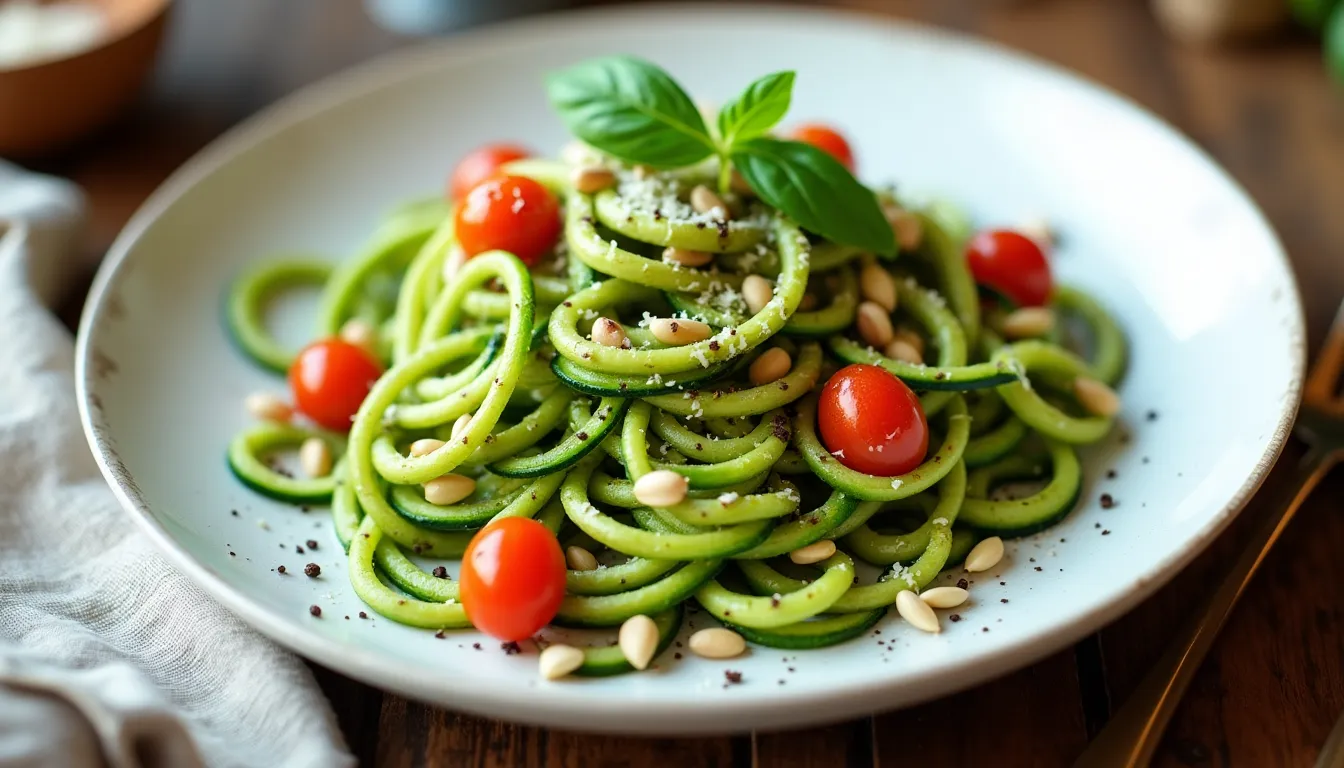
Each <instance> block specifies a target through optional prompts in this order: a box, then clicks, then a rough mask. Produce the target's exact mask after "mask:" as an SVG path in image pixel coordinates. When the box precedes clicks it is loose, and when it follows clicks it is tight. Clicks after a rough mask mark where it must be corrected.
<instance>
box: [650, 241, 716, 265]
mask: <svg viewBox="0 0 1344 768" xmlns="http://www.w3.org/2000/svg"><path fill="white" fill-rule="evenodd" d="M713 260H714V254H712V253H708V252H706V251H692V250H688V249H686V248H676V247H674V246H670V245H669V246H668V247H667V248H664V249H663V261H665V262H667V263H668V264H676V265H678V266H682V267H703V266H705V265H706V264H708V263H709V262H711V261H713Z"/></svg>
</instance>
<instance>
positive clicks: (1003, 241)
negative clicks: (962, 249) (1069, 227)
mask: <svg viewBox="0 0 1344 768" xmlns="http://www.w3.org/2000/svg"><path fill="white" fill-rule="evenodd" d="M966 261H967V262H968V263H969V264H970V267H971V274H972V275H973V276H974V277H975V282H977V283H979V284H980V285H983V286H985V287H987V288H992V289H994V290H995V291H998V292H999V293H1001V294H1003V295H1004V296H1007V297H1008V298H1009V299H1011V300H1012V301H1014V302H1015V303H1017V305H1018V306H1023V307H1039V306H1042V305H1043V304H1045V303H1046V302H1047V301H1049V300H1050V290H1051V280H1050V265H1049V264H1048V263H1047V262H1046V260H1045V252H1044V251H1042V250H1041V246H1039V245H1037V244H1036V241H1034V240H1032V239H1031V238H1029V237H1027V236H1026V235H1023V234H1021V233H1019V232H1014V231H1012V230H1010V229H987V230H985V231H984V232H981V233H980V234H978V235H976V236H975V237H973V238H971V242H970V243H969V244H967V246H966Z"/></svg>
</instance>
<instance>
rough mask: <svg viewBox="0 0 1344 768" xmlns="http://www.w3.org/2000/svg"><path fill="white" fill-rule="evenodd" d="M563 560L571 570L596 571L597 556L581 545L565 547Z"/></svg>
mask: <svg viewBox="0 0 1344 768" xmlns="http://www.w3.org/2000/svg"><path fill="white" fill-rule="evenodd" d="M565 562H567V563H569V569H570V570H571V571H596V570H597V558H596V557H593V553H592V552H589V551H588V550H586V549H584V548H583V547H566V548H565Z"/></svg>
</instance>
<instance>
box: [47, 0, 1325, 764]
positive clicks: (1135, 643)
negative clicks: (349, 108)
mask: <svg viewBox="0 0 1344 768" xmlns="http://www.w3.org/2000/svg"><path fill="white" fill-rule="evenodd" d="M834 4H835V5H839V6H847V7H850V8H854V9H862V10H866V11H869V12H874V13H883V14H890V15H894V16H898V17H902V18H909V19H916V20H920V21H925V22H928V23H932V24H935V25H938V26H943V27H948V28H951V29H956V30H962V31H966V32H970V33H974V34H977V35H981V36H984V37H987V38H990V39H993V40H998V41H1001V42H1003V43H1006V44H1008V45H1011V46H1014V47H1016V48H1020V49H1023V50H1026V51H1030V52H1032V53H1034V54H1036V55H1037V56H1040V57H1043V58H1045V59H1048V60H1051V61H1055V62H1058V63H1060V64H1063V65H1064V66H1067V67H1069V68H1072V69H1074V70H1077V71H1079V72H1081V73H1082V74H1084V75H1086V76H1088V77H1091V78H1093V79H1095V80H1098V81H1100V82H1102V83H1105V84H1106V85H1108V86H1110V87H1112V88H1115V89H1117V90H1118V91H1120V92H1122V93H1124V94H1126V95H1127V96H1129V97H1131V98H1133V99H1134V100H1136V101H1137V102H1139V103H1140V104H1143V105H1144V106H1146V107H1148V108H1149V109H1151V110H1153V111H1155V112H1156V113H1157V114H1159V115H1161V116H1163V117H1165V118H1166V119H1167V120H1169V121H1171V122H1172V123H1173V124H1175V125H1176V126H1177V127H1178V128H1180V129H1181V130H1183V131H1184V132H1186V133H1187V134H1189V135H1191V136H1193V137H1194V138H1195V139H1196V140H1197V141H1198V142H1200V143H1201V144H1203V145H1204V146H1205V147H1206V148H1207V149H1208V150H1209V151H1210V152H1211V153H1212V154H1213V155H1214V156H1215V157H1217V158H1218V160H1219V161H1220V162H1222V163H1223V164H1224V165H1225V166H1226V167H1227V168H1228V169H1229V170H1230V171H1231V172H1232V174H1233V175H1234V176H1235V177H1237V178H1238V179H1239V180H1240V181H1241V182H1242V183H1244V184H1245V185H1246V187H1247V188H1248V189H1249V191H1250V193H1251V195H1252V196H1253V197H1254V198H1255V199H1256V200H1257V201H1258V202H1259V203H1260V205H1261V206H1263V207H1264V209H1265V210H1266V212H1267V213H1268V214H1269V217H1270V218H1271V219H1272V220H1273V222H1274V224H1275V226H1276V227H1277V228H1278V230H1279V233H1280V235H1281V236H1282V237H1283V240H1284V243H1285V244H1286V245H1287V247H1288V250H1289V252H1290V253H1291V254H1292V255H1293V259H1294V264H1295V266H1296V269H1297V272H1298V275H1299V278H1300V280H1301V283H1302V286H1303V290H1304V293H1305V298H1306V302H1307V309H1308V315H1309V319H1310V324H1311V330H1312V338H1313V339H1314V340H1319V338H1320V336H1321V331H1322V329H1323V328H1324V327H1325V325H1326V323H1327V322H1328V320H1329V318H1330V316H1331V314H1332V313H1333V311H1334V307H1335V304H1336V302H1337V301H1339V299H1340V297H1341V296H1344V92H1341V91H1332V89H1331V88H1330V87H1329V84H1328V82H1327V80H1326V77H1325V75H1324V73H1323V71H1322V66H1321V60H1320V54H1319V50H1318V49H1317V48H1316V47H1315V45H1314V43H1313V42H1312V41H1310V40H1308V39H1306V38H1301V39H1289V40H1285V41H1281V42H1279V43H1275V44H1272V45H1266V46H1260V47H1256V48H1249V49H1241V50H1236V51H1231V52H1227V51H1223V52H1201V51H1197V50H1191V49H1187V48H1182V47H1178V46H1176V45H1174V44H1172V43H1170V42H1168V41H1167V40H1166V38H1164V37H1163V36H1162V34H1161V33H1160V31H1159V30H1158V28H1157V27H1156V26H1155V24H1154V22H1153V20H1152V18H1151V17H1150V15H1149V14H1148V12H1147V7H1146V3H1144V2H1142V1H1141V0H1049V1H1047V0H1037V1H1036V2H1024V1H1019V2H1009V1H1008V0H998V1H997V2H990V1H988V0H985V1H981V2H973V1H949V0H900V1H896V0H893V1H891V2H887V1H885V0H849V1H848V2H837V3H834ZM408 42H409V41H407V40H405V39H402V38H398V37H396V36H393V35H391V34H388V33H386V32H384V31H381V30H379V29H378V28H377V27H375V26H374V25H373V24H372V23H370V22H369V20H368V19H367V18H366V17H365V15H364V13H363V12H362V10H361V5H360V3H359V0H284V1H283V2H275V0H230V2H227V3H225V2H211V1H210V0H179V5H178V9H177V15H176V18H175V19H174V23H173V32H172V37H171V42H170V45H169V50H168V51H167V55H166V56H165V58H164V60H163V62H162V65H161V67H160V69H159V72H158V75H157V78H156V80H155V82H154V84H153V87H152V88H151V89H150V93H149V94H148V96H147V98H146V99H145V100H144V102H143V103H142V104H141V105H139V106H138V107H137V108H136V110H135V111H134V112H133V113H132V114H131V115H129V116H128V117H127V119H125V120H124V121H123V122H122V123H120V124H119V125H117V126H115V127H113V128H112V129H111V130H109V131H107V132H105V133H104V134H103V135H102V136H100V137H98V138H97V139H95V140H93V141H91V142H89V143H87V144H86V145H84V146H82V147H78V148H76V149H74V150H72V151H70V152H68V153H67V154H65V155H63V156H60V157H56V158H51V159H48V160H45V161H43V162H41V163H37V164H36V165H37V167H38V168H40V169H42V170H46V171H49V172H53V173H59V174H63V175H66V176H69V177H71V178H73V179H74V180H75V181H76V182H78V183H79V184H81V185H83V187H84V188H85V189H86V190H87V191H88V193H89V197H90V201H91V203H92V213H93V226H92V231H91V233H90V239H89V242H88V247H89V248H91V249H98V250H102V249H105V248H106V247H107V246H108V244H109V243H110V242H111V240H112V238H113V237H114V235H115V234H116V232H117V230H118V229H120V227H121V226H122V224H123V223H124V222H125V221H126V219H127V217H128V216H129V215H130V214H131V213H132V211H133V210H134V209H135V208H136V206H138V205H139V204H140V202H141V200H142V199H144V197H145V196H146V195H148V194H149V192H150V191H152V190H153V188H154V187H155V186H157V185H158V183H159V182H160V181H161V180H162V179H163V178H164V177H165V176H166V175H167V174H168V173H169V172H170V171H172V170H173V169H174V168H175V167H176V166H177V165H178V164H180V163H181V162H182V161H183V160H185V159H186V158H187V157H188V156H189V155H190V154H192V153H193V152H194V151H196V150H197V149H198V148H199V147H201V146H202V145H204V144H205V143H206V142H207V141H209V140H210V139H211V138H213V137H214V136H216V135H217V134H218V133H220V132H221V131H222V130H224V129H225V128H227V127H228V126H229V125H231V124H233V123H235V122H236V121H238V120H239V119H240V118H242V117H244V116H246V115H247V114H249V113H251V112H253V111H255V110H256V109H257V108H258V107H261V106H262V105H264V104H266V103H268V102H270V101H273V100H275V99H276V98H278V97H280V96H282V95H284V94H285V93H287V92H289V91H291V90H293V89H294V88H296V87H297V86H300V85H302V84H304V83H306V82H308V81H311V80H314V79H316V78H318V77H320V76H322V75H325V74H327V73H328V72H331V71H333V70H337V69H341V68H343V67H345V66H347V65H349V64H353V63H355V62H357V61H360V60H363V59H365V58H368V57H370V56H372V55H374V54H377V53H379V52H381V51H384V50H387V49H390V48H394V47H396V46H399V45H404V44H406V43H408ZM1154 183H1160V182H1159V180H1156V179H1155V180H1154ZM1136 224H1137V225H1140V226H1141V225H1142V223H1141V222H1138V223H1136ZM1214 256H1216V254H1214ZM1247 355H1248V358H1250V359H1251V360H1252V361H1253V360H1254V356H1255V350H1253V349H1248V350H1247ZM1251 364H1254V363H1253V362H1252V363H1251ZM1210 385H1211V386H1230V385H1231V384H1230V383H1228V382H1222V381H1217V380H1214V381H1211V382H1210ZM1297 455H1300V450H1299V449H1298V447H1297V446H1291V447H1290V448H1289V449H1288V453H1287V454H1286V455H1285V462H1286V461H1291V460H1292V459H1293V458H1295V457H1296V456H1297ZM1283 469H1284V467H1283V466H1280V468H1279V471H1277V472H1276V473H1275V475H1274V477H1273V478H1272V479H1271V481H1270V485H1269V488H1268V489H1267V490H1268V491H1270V492H1272V491H1273V488H1274V487H1275V486H1277V485H1279V484H1281V482H1282V480H1283V478H1284V472H1283V471H1282V470H1283ZM1342 492H1344V480H1342V479H1341V478H1340V477H1338V476H1336V477H1335V478H1334V479H1333V480H1331V481H1328V482H1327V483H1326V484H1325V485H1324V486H1323V487H1322V488H1321V489H1320V490H1319V491H1318V492H1317V494H1316V496H1315V498H1314V499H1313V501H1312V502H1310V503H1309V504H1308V505H1307V507H1306V508H1305V509H1304V510H1303V512H1302V514H1301V516H1300V517H1299V519H1298V521H1297V522H1296V523H1295V524H1294V525H1293V527H1292V528H1291V530H1290V531H1289V532H1288V534H1287V536H1286V537H1285V539H1284V540H1283V541H1282V543H1281V545H1280V546H1279V548H1278V549H1277V551H1276V552H1275V553H1274V554H1273V556H1272V557H1271V558H1270V560H1269V561H1268V562H1267V563H1266V565H1265V568H1264V571H1263V572H1262V574H1261V575H1260V577H1259V578H1258V579H1257V581H1256V583H1255V584H1254V585H1253V586H1252V587H1251V589H1250V590H1249V592H1248V593H1247V594H1246V596H1245V598H1244V599H1243V600H1242V603H1241V605H1240V607H1239V608H1238V610H1237V612H1236V614H1235V615H1234V616H1233V617H1232V619H1231V621H1230V623H1229V624H1228V626H1227V627H1226V629H1224V630H1223V634H1222V637H1221V639H1220V641H1219V643H1218V645H1217V646H1216V648H1215V649H1214V651H1213V654H1212V655H1211V657H1210V658H1209V660H1208V661H1207V662H1206V663H1205V665H1204V667H1203V669H1202V670H1201V672H1200V675H1199V677H1198V679H1197V680H1196V681H1195V683H1194V684H1193V686H1192V688H1191V690H1190V693H1189V694H1188V695H1187V696H1186V699H1185V701H1184V703H1183V705H1182V706H1181V709H1180V711H1179V712H1178V714H1177V715H1176V718H1175V720H1174V722H1173V723H1172V726H1171V728H1170V729H1169V731H1168V734H1167V739H1166V742H1165V744H1164V747H1163V749H1162V751H1161V752H1160V754H1159V757H1158V760H1157V762H1158V763H1159V764H1161V765H1191V766H1204V765H1209V766H1223V765H1237V766H1306V765H1310V764H1311V763H1312V761H1313V759H1314V756H1315V753H1316V750H1317V748H1318V746H1319V745H1320V744H1321V743H1322V741H1323V740H1324V739H1325V736H1326V733H1327V731H1328V730H1329V728H1330V726H1331V724H1332V723H1333V721H1334V719H1335V717H1336V715H1337V714H1338V713H1339V712H1340V710H1341V709H1342V708H1344V620H1342V618H1344V558H1342V557H1340V556H1339V551H1340V549H1341V548H1344V516H1341V515H1339V514H1337V507H1338V506H1339V503H1338V500H1339V499H1340V498H1341V493H1342ZM1260 498H1261V500H1263V499H1264V498H1265V495H1264V494H1262V496H1261V497H1260ZM1263 511H1264V509H1263V506H1262V504H1253V505H1252V506H1251V508H1250V509H1248V510H1247V511H1246V513H1245V514H1243V515H1242V517H1241V519H1240V520H1239V521H1238V522H1237V523H1236V524H1235V525H1234V526H1233V527H1232V529H1231V530H1230V531H1229V532H1227V533H1226V534H1225V535H1224V536H1222V537H1221V539H1219V541H1218V542H1217V543H1216V544H1215V545H1214V546H1213V547H1211V548H1210V550H1209V551H1208V552H1207V553H1206V554H1205V555H1203V556H1202V557H1200V558H1199V559H1198V560H1197V562H1196V563H1195V564H1193V565H1192V566H1190V567H1189V568H1188V569H1187V570H1186V571H1185V572H1184V573H1182V574H1180V575H1179V576H1177V577H1176V579H1175V580H1174V581H1173V583H1172V584H1171V585H1170V586H1168V587H1167V588H1166V589H1164V590H1162V591H1161V592H1160V593H1159V594H1158V595H1157V596H1156V597H1154V598H1153V599H1151V600H1149V601H1148V602H1147V603H1145V604H1144V605H1142V606H1141V607H1140V608H1138V609H1137V610H1135V611H1134V612H1132V613H1131V614H1129V615H1128V616H1126V617H1124V618H1123V619H1121V620H1120V621H1117V622H1116V623H1115V624H1113V625H1112V626H1110V627H1107V628H1106V629H1105V630H1103V631H1102V632H1101V633H1099V634H1097V635H1094V636H1092V637H1089V638H1087V639H1086V640H1084V641H1083V642H1081V643H1079V644H1078V645H1077V646H1075V647H1073V648H1069V649H1066V650H1064V651H1062V652H1060V653H1058V654H1056V655H1054V656H1051V657H1050V658H1048V659H1046V660H1044V661H1042V662H1040V663H1039V664H1036V665H1034V666H1032V667H1029V668H1027V669H1024V670H1022V671H1020V672H1017V673H1015V674H1012V675H1009V676H1008V677H1005V678H1003V679H1001V680H998V681H995V682H992V683H989V684H987V685H984V686H982V687H980V688H976V689H974V690H971V691H967V692H965V693H962V694H960V695H957V696H953V697H950V698H947V699H944V700H941V701H935V702H932V703H929V704H926V705H923V706H920V707H916V708H913V709H910V710H907V711H903V712H894V713H888V714H883V715H878V716H876V717H873V718H867V719H862V720H855V721H853V722H848V723H843V724H839V725H834V726H830V727H825V728H817V729H813V730H805V731H793V732H789V733H778V734H766V733H759V734H755V735H742V736H735V737H722V738H696V739H657V740H642V739H632V738H608V737H600V738H599V737H592V736H584V735H578V734H572V733H563V732H557V731H547V730H543V729H537V728H525V727H516V726H511V725H507V724H503V723H498V722H489V721H485V720H481V719H478V718H474V717H469V716H464V715H458V714H454V713H451V712H446V711H443V710H439V709H435V708H432V707H426V706H423V705H420V704H417V703H414V702H409V701H407V700H405V699H402V698H400V697H398V696H395V695H392V694H386V693H381V692H379V691H377V690H375V689H372V688H369V687H367V686H364V685H362V684H359V683H356V682H354V681H351V680H349V679H346V678H344V677H342V676H341V675H339V674H337V673H334V672H331V671H328V670H324V669H321V668H317V667H315V668H314V671H315V673H316V674H317V677H318V679H319V681H320V682H321V684H322V686H323V687H324V689H325V690H326V691H327V693H328V695H329V696H330V698H331V700H332V703H333V704H334V706H335V708H336V711H337V713H338V715H339V717H340V721H341V725H342V727H343V729H344V731H345V734H346V738H347V739H348V740H349V742H350V745H351V748H352V749H353V750H354V751H355V753H356V754H358V755H359V756H360V758H361V762H363V763H365V764H381V765H390V766H403V765H404V766H412V765H437V766H505V765H527V766H553V767H556V768H558V767H559V766H584V768H598V767H599V766H624V765H677V766H698V765H715V766H720V765H722V766H729V765H731V766H747V765H753V766H756V765H759V766H763V767H764V766H835V765H841V764H845V765H856V766H877V765H881V766H896V765H900V764H909V763H912V762H916V761H917V762H918V763H919V764H921V765H928V766H937V765H952V764H963V763H964V764H974V765H990V764H997V765H1009V766H1026V765H1065V764H1067V763H1068V762H1069V761H1070V760H1071V759H1072V758H1073V757H1075V756H1076V755H1077V754H1078V753H1079V751H1080V750H1081V749H1082V748H1083V746H1084V744H1086V742H1087V741H1088V739H1089V738H1090V737H1091V736H1092V735H1093V734H1095V733H1096V732H1097V730H1098V729H1099V728H1100V727H1101V726H1102V725H1103V724H1104V723H1105V722H1106V719H1107V717H1108V716H1109V714H1110V712H1111V711H1112V708H1113V707H1114V706H1116V705H1117V704H1118V703H1119V702H1120V701H1122V700H1123V699H1124V698H1125V696H1126V695H1127V694H1128V693H1129V691H1130V690H1131V689H1132V687H1133V685H1134V684H1135V682H1136V680H1137V679H1138V678H1139V677H1140V676H1141V675H1142V673H1143V672H1144V670H1145V669H1146V668H1147V665H1148V664H1150V663H1151V662H1152V661H1153V660H1154V659H1155V658H1156V656H1157V655H1158V654H1159V653H1160V651H1161V649H1162V647H1163V646H1164V644H1165V643H1166V641H1167V639H1168V638H1169V636H1170V632H1171V630H1172V628H1173V627H1174V626H1175V625H1176V623H1177V622H1178V621H1179V619H1181V618H1182V617H1183V616H1184V615H1186V613H1187V612H1188V611H1189V610H1190V609H1191V607H1192V606H1193V605H1196V604H1198V602H1199V601H1200V600H1201V599H1202V597H1203V595H1205V594H1206V593H1207V591H1208V589H1209V586H1210V584H1211V582H1212V580H1213V579H1215V578H1217V576H1218V575H1219V574H1221V573H1222V571H1223V569H1224V567H1225V564H1226V563H1227V562H1228V561H1229V558H1230V557H1231V556H1232V554H1233V553H1234V552H1236V551H1237V550H1238V541H1239V540H1240V539H1241V538H1242V536H1243V534H1244V533H1245V532H1246V531H1247V530H1249V527H1250V523H1252V522H1253V521H1254V519H1256V518H1258V517H1259V516H1260V514H1261V513H1262V512H1263Z"/></svg>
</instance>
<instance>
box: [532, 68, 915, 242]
mask: <svg viewBox="0 0 1344 768" xmlns="http://www.w3.org/2000/svg"><path fill="white" fill-rule="evenodd" d="M793 81H794V73H793V72H775V73H773V74H769V75H766V76H765V77H762V78H760V79H758V80H756V81H755V82H753V83H752V84H751V85H749V86H747V88H746V90H744V91H743V92H742V93H741V94H739V95H738V96H737V98H735V99H733V100H731V101H729V102H728V103H727V104H725V105H724V106H723V108H722V109H721V110H719V114H718V119H717V121H716V122H717V126H716V127H717V135H715V134H712V133H711V132H710V131H709V129H708V128H706V126H705V121H704V119H703V118H702V117H701V116H700V112H699V110H697V109H696V107H695V104H694V102H692V101H691V98H690V97H689V96H687V95H686V91H685V90H683V89H682V87H681V86H680V85H678V84H677V81H675V80H673V79H672V77H671V76H670V75H668V74H667V73H666V72H664V71H663V70H662V69H660V68H659V67H658V66H657V65H655V64H651V63H649V62H647V61H643V60H641V59H636V58H633V57H630V56H612V57H606V58H600V59H592V60H590V61H586V62H583V63H581V64H578V65H575V66H573V67H570V68H569V69H566V70H563V71H560V72H556V73H554V74H552V75H551V76H550V77H549V78H548V79H547V83H546V86H547V91H548V93H549V95H550V98H551V103H552V104H553V105H554V106H555V108H556V110H557V111H559V113H560V116H561V118H562V119H563V120H564V121H565V124H566V125H567V126H568V127H569V130H570V131H571V132H572V133H573V134H574V135H575V136H578V137H579V138H580V139H582V140H583V141H585V142H587V143H588V144H590V145H592V146H593V147H596V148H597V149H599V150H601V151H603V152H606V153H607V154H609V155H612V156H614V157H617V158H620V159H621V160H624V161H626V162H629V163H640V164H644V165H649V166H653V167H654V168H680V167H684V166H688V165H694V164H695V163H698V162H700V161H702V160H704V159H706V158H708V157H710V156H711V155H716V156H717V157H718V158H719V167H720V169H721V172H720V174H719V184H720V187H726V186H727V183H728V179H729V176H730V171H731V169H732V168H733V167H736V168H737V169H738V171H740V172H741V173H742V175H743V177H745V178H746V180H747V183H749V184H750V185H751V188H752V189H753V190H755V191H756V194H757V195H759V196H760V197H761V199H762V200H764V201H765V202H767V203H769V204H770V205H772V206H774V207H775V208H778V209H779V210H781V211H783V212H784V213H785V214H786V215H788V216H789V217H791V218H793V219H794V220H795V221H797V222H798V224H799V225H801V226H802V227H803V228H805V229H807V230H810V231H812V232H815V233H817V234H819V235H821V236H823V237H825V238H827V239H829V240H832V241H835V242H838V243H844V244H846V245H854V246H858V247H860V248H864V249H866V250H870V251H874V252H876V253H880V254H884V255H890V254H893V253H895V252H896V241H895V236H894V235H893V233H892V230H891V225H890V224H889V223H888V222H887V219H886V217H885V216H884V215H883V214H882V210H881V208H879V207H878V204H877V198H876V197H874V196H873V193H872V192H871V191H870V190H869V189H868V188H867V187H864V186H863V185H862V184H861V183H859V181H858V180H857V179H855V178H854V176H853V175H852V174H851V173H850V172H849V171H848V170H846V169H845V167H844V166H843V165H841V164H840V163H839V162H838V161H836V160H835V159H834V158H833V157H831V156H830V155H828V154H826V153H825V152H823V151H821V150H819V149H817V148H816V147H813V146H812V145H810V144H804V143H802V142H797V141H783V140H780V139H772V138H767V137H766V134H767V133H768V132H769V131H770V129H771V128H773V127H774V126H775V125H777V124H778V123H779V121H780V120H781V119H783V117H784V114H785V113H786V112H787V111H788V109H789V103H790V101H791V100H792V97H793Z"/></svg>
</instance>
